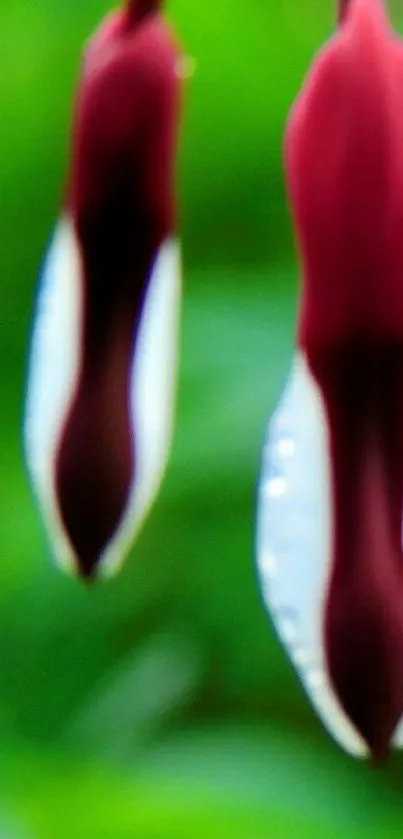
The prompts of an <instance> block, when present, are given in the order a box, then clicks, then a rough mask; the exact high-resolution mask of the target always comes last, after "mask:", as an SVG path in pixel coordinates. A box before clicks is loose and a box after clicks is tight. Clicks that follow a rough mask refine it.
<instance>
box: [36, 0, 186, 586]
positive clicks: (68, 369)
mask: <svg viewBox="0 0 403 839" xmlns="http://www.w3.org/2000/svg"><path fill="white" fill-rule="evenodd" d="M160 6H161V0H131V2H129V3H128V5H127V7H126V8H125V9H123V10H122V11H119V12H116V13H114V14H112V15H111V16H110V17H108V18H107V19H106V21H105V22H104V23H103V25H102V26H101V28H100V30H99V31H98V32H97V33H96V35H95V37H94V38H93V40H92V41H91V42H90V44H89V46H88V49H87V50H86V53H85V57H84V64H83V72H82V79H81V81H80V85H79V90H78V96H77V105H76V114H75V120H74V128H73V141H72V151H71V164H70V172H69V178H68V188H67V194H66V201H65V205H64V207H63V212H62V214H61V219H60V221H59V223H58V225H57V228H56V232H55V235H54V239H53V243H52V244H51V247H50V249H49V253H48V255H47V259H46V263H45V267H44V272H43V277H42V282H41V287H40V293H39V299H38V305H37V313H36V320H35V325H34V333H33V341H32V348H31V359H30V371H29V381H28V399H27V409H26V428H25V437H26V453H27V460H28V465H29V470H30V473H31V476H32V480H33V484H34V488H35V491H36V494H37V497H38V500H39V503H40V506H41V509H42V513H43V516H44V520H45V524H46V527H47V530H48V534H49V537H50V541H51V547H52V552H53V554H54V556H55V558H56V560H57V561H58V562H59V563H60V564H61V565H62V566H64V567H66V568H67V569H72V570H76V571H78V572H79V573H80V574H81V575H82V576H84V577H88V578H89V577H94V576H96V575H98V574H101V575H108V574H110V573H112V572H114V571H115V570H116V569H117V568H118V567H119V566H120V564H121V562H122V560H123V558H124V556H125V554H126V552H127V551H128V549H129V547H130V546H131V544H132V542H133V539H134V538H135V536H136V535H137V532H138V530H139V527H140V525H141V523H142V521H143V519H144V517H145V516H146V514H147V511H148V510H149V508H150V505H151V504H152V501H153V499H154V497H155V495H156V493H157V491H158V488H159V485H160V482H161V479H162V476H163V472H164V468H165V464H166V460H167V456H168V451H169V446H170V441H171V433H172V425H173V416H174V403H175V381H176V356H177V341H178V318H179V304H180V259H179V245H178V242H177V239H176V205H175V183H174V181H175V158H176V146H177V133H178V126H179V121H180V87H181V81H180V75H181V72H180V69H181V67H180V61H181V57H180V52H179V48H178V45H177V43H176V40H175V38H174V36H173V35H172V33H171V31H170V29H169V28H168V26H167V24H166V23H165V21H164V18H163V15H162V12H161V10H160Z"/></svg>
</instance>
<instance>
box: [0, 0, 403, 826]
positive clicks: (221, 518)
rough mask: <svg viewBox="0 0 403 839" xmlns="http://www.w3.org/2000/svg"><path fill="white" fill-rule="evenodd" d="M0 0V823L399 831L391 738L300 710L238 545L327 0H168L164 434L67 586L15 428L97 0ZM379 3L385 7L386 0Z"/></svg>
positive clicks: (249, 546)
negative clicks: (172, 219) (154, 494)
mask: <svg viewBox="0 0 403 839" xmlns="http://www.w3.org/2000/svg"><path fill="white" fill-rule="evenodd" d="M1 3H2V5H1V8H0V32H1V36H0V55H1V72H0V106H1V109H0V118H1V126H0V231H1V240H0V277H1V283H0V303H1V306H0V320H1V325H0V349H1V414H0V431H1V453H0V464H1V468H0V505H1V512H0V550H1V564H0V835H1V836H2V837H3V836H4V837H6V839H65V837H66V839H71V837H74V839H126V837H127V839H129V837H139V839H188V837H200V839H215V837H217V839H218V837H220V839H221V837H223V836H228V837H231V839H264V838H265V839H283V837H284V839H297V837H298V838H299V837H305V836H306V837H312V839H316V837H318V839H327V837H329V839H333V837H334V839H337V837H343V838H345V837H346V836H347V837H353V839H354V837H366V839H375V837H385V839H389V837H391V839H393V837H395V836H396V837H401V836H402V832H403V794H402V793H403V764H402V762H401V760H399V757H398V756H395V757H394V758H393V759H392V761H391V763H390V764H389V765H388V767H386V768H384V769H382V770H374V769H372V768H371V767H370V766H368V765H367V764H366V763H360V762H357V761H354V760H353V759H352V758H349V757H348V756H346V755H344V754H343V753H341V752H340V751H339V749H338V747H337V746H336V745H334V743H333V742H332V741H331V740H330V739H329V738H328V736H327V735H326V734H325V733H324V731H323V729H322V727H321V725H320V723H319V722H318V720H317V719H316V717H315V715H314V713H313V712H312V711H311V709H310V706H309V704H308V701H307V699H306V698H305V696H304V694H303V692H302V689H301V687H300V685H299V682H298V679H297V677H296V675H295V674H294V672H293V671H292V669H291V666H290V664H289V662H288V660H287V659H286V657H285V655H284V654H283V651H282V650H281V648H280V646H279V643H278V641H277V639H276V637H275V634H274V631H273V629H272V627H271V625H270V622H269V621H268V619H267V616H266V614H265V611H264V608H263V606H262V603H261V600H260V595H259V589H258V583H257V578H256V572H255V565H254V549H253V543H254V516H255V498H256V482H257V476H258V471H259V463H260V453H261V447H262V441H263V439H264V435H265V427H266V424H267V420H268V417H269V415H270V411H271V410H272V408H273V405H274V404H275V401H276V399H277V398H278V395H279V393H280V391H281V387H282V383H283V380H284V376H285V374H286V371H287V368H288V365H289V362H290V358H291V354H292V348H293V332H294V320H295V307H296V300H297V278H298V267H297V262H296V257H295V252H294V246H293V234H292V229H291V224H290V219H289V214H288V210H287V202H286V197H285V188H284V178H283V171H282V150H281V148H282V135H283V131H284V125H285V121H286V118H287V113H288V111H289V108H290V106H291V103H292V101H293V98H294V97H295V95H296V93H297V91H298V88H299V86H300V84H301V81H302V79H303V77H304V75H305V73H306V71H307V68H308V65H309V62H310V59H311V57H312V55H313V53H314V52H315V51H316V50H317V49H318V47H319V46H320V45H321V44H322V43H323V41H324V40H325V38H326V37H327V36H328V35H329V34H330V32H331V30H332V27H333V17H334V9H333V4H332V2H331V0H276V2H275V1H274V0H238V2H236V0H219V2H213V1H212V0H172V2H171V3H170V5H169V15H170V17H171V19H172V21H173V22H174V25H175V28H176V29H177V31H178V32H179V33H180V36H181V40H182V43H183V44H184V46H185V48H186V50H187V51H188V53H189V54H190V55H192V56H194V57H195V58H196V59H197V62H198V66H197V72H196V74H195V76H194V78H193V79H192V80H191V82H190V83H189V84H188V86H187V92H186V109H185V120H184V125H183V132H182V150H181V158H180V188H181V206H182V221H181V228H182V237H183V248H184V265H185V294H184V310H183V329H182V361H181V375H180V393H179V406H178V422H177V428H176V436H175V445H174V449H173V453H172V458H171V461H170V465H169V470H168V474H167V476H166V480H165V482H164V486H163V490H162V492H161V495H160V497H159V499H158V502H157V504H156V505H155V507H154V509H153V512H152V514H151V516H150V518H149V519H148V521H147V524H146V526H145V528H144V530H143V532H142V534H141V537H140V539H139V541H138V543H137V545H136V546H135V549H134V550H133V551H132V554H131V556H130V558H129V561H128V563H127V564H126V567H125V569H124V571H123V572H122V574H121V575H120V576H119V577H118V578H117V579H116V580H114V581H112V582H109V583H108V584H102V585H99V586H98V587H96V588H92V589H87V588H85V586H83V585H82V584H80V583H79V582H78V581H72V580H69V579H67V578H65V577H63V576H62V575H61V574H60V573H59V572H58V571H57V570H56V569H55V568H54V567H53V565H52V564H51V562H50V561H49V557H48V555H47V549H46V546H45V542H44V535H43V531H42V526H41V522H40V520H39V516H38V513H37V510H36V508H35V505H34V503H33V500H32V497H31V493H30V489H29V486H28V483H27V478H26V474H25V470H24V463H23V458H22V452H21V432H20V429H21V421H22V413H23V400H24V382H25V370H26V361H27V342H28V336H29V330H30V321H31V313H32V306H33V301H34V295H35V287H36V280H37V277H38V273H39V270H40V265H41V261H42V257H43V254H44V251H45V249H46V244H47V241H48V238H49V235H50V232H51V230H52V227H53V224H54V222H55V219H56V217H57V214H58V210H59V206H60V196H61V194H62V187H63V180H64V174H65V170H66V160H67V149H68V144H69V124H70V118H71V104H72V94H73V91H74V87H75V84H76V79H77V72H78V66H79V61H80V56H81V52H82V48H83V44H84V42H85V40H86V39H87V37H88V35H89V34H90V33H91V32H92V31H93V29H94V28H95V26H96V25H97V24H98V22H99V20H100V19H101V18H102V16H103V14H104V13H105V12H106V11H107V10H108V8H109V6H108V3H107V2H105V0H86V2H83V0H41V2H40V3H38V2H37V0H24V2H23V3H19V4H17V3H7V4H6V3H5V0H1ZM393 12H394V16H395V20H396V21H397V22H398V20H399V4H398V3H396V4H395V5H394V7H393ZM401 18H402V19H403V16H402V15H401ZM2 831H3V832H2Z"/></svg>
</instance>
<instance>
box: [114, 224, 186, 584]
mask: <svg viewBox="0 0 403 839" xmlns="http://www.w3.org/2000/svg"><path fill="white" fill-rule="evenodd" d="M180 301H181V266H180V246H179V243H178V242H177V241H175V240H169V241H167V242H166V243H165V244H164V245H163V246H162V248H161V250H160V253H159V255H158V258H157V261H156V264H155V267H154V271H153V274H152V277H151V280H150V285H149V289H148V293H147V297H146V300H145V304H144V310H143V313H142V319H141V323H140V329H139V335H138V338H137V341H136V346H135V354H134V359H133V367H132V383H131V393H132V422H133V427H134V428H135V429H136V435H135V445H136V453H135V458H136V470H135V480H134V482H133V485H132V487H131V491H130V498H129V502H128V505H127V509H126V512H125V515H124V518H123V520H122V522H121V525H120V527H119V529H118V531H117V532H116V534H115V536H114V537H113V539H112V541H111V542H110V544H109V545H108V546H107V548H106V550H105V551H104V553H103V556H102V557H101V560H100V567H99V573H100V574H101V575H102V576H110V575H112V574H114V573H116V571H117V570H118V569H119V567H120V565H121V563H122V560H123V558H124V555H125V554H126V552H127V551H128V549H129V548H130V545H131V544H132V542H133V540H134V539H135V537H136V535H137V533H138V531H139V528H140V526H141V524H142V522H143V521H144V518H145V516H146V515H147V513H148V511H149V509H150V506H151V504H152V502H153V500H154V498H155V496H156V494H157V492H158V489H159V487H160V484H161V481H162V478H163V475H164V471H165V467H166V462H167V459H168V454H169V449H170V445H171V439H172V432H173V424H174V415H175V403H176V377H177V356H178V341H179V319H180Z"/></svg>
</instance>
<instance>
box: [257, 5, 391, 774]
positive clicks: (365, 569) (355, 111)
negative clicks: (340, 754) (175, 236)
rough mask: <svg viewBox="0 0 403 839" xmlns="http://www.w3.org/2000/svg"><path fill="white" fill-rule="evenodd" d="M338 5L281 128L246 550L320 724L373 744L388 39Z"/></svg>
mask: <svg viewBox="0 0 403 839" xmlns="http://www.w3.org/2000/svg"><path fill="white" fill-rule="evenodd" d="M343 12H344V14H343V15H342V23H341V27H340V30H339V32H338V34H337V36H336V37H335V38H334V39H333V40H332V42H331V43H330V44H329V45H328V46H327V47H326V48H325V50H324V51H323V52H322V54H321V55H320V56H319V58H318V59H317V60H316V61H315V63H314V66H313V68H312V71H311V73H310V76H309V78H308V80H307V82H306V84H305V87H304V90H303V92H302V94H301V96H300V98H299V100H298V102H297V103H296V106H295V108H294V111H293V114H292V117H291V121H290V125H289V129H288V134H287V144H286V163H287V173H288V181H289V187H290V193H291V201H292V205H293V208H294V213H295V219H296V226H297V231H298V239H299V244H300V249H301V256H302V262H303V283H302V300H301V307H300V323H299V333H298V337H299V346H298V351H297V356H296V360H295V364H294V368H293V372H292V375H291V378H290V381H289V383H288V386H287V389H286V393H285V396H284V397H283V400H282V402H281V405H280V407H279V409H278V410H277V412H276V414H275V417H274V419H273V422H272V425H271V428H270V434H269V441H268V446H267V452H266V460H265V464H264V469H263V476H262V485H261V494H260V512H259V539H258V545H259V565H260V572H261V575H262V582H263V589H264V594H265V596H266V599H267V602H268V605H269V607H270V610H271V613H272V615H273V619H274V622H275V624H276V626H277V628H278V630H279V634H280V636H281V637H282V639H283V641H284V643H285V645H286V646H287V648H288V650H289V652H290V654H291V657H292V659H293V661H294V663H295V665H296V667H297V669H298V671H299V673H300V675H301V678H302V681H303V682H304V684H305V686H306V688H307V690H308V693H309V694H310V696H311V698H312V701H313V703H314V705H315V706H316V708H317V710H318V712H319V714H320V715H321V717H322V718H323V720H324V722H325V724H326V725H327V726H328V727H329V729H330V730H331V732H332V733H333V734H334V735H335V737H337V739H338V740H339V741H340V742H341V743H342V744H343V745H344V746H345V747H346V748H347V749H349V750H350V751H352V752H354V753H355V754H364V753H367V752H368V750H369V751H370V752H371V753H372V754H373V756H374V757H375V758H376V759H382V758H384V757H385V756H386V755H387V754H388V751H389V748H390V745H391V743H392V742H396V743H399V741H400V740H401V735H400V734H399V733H398V724H399V722H400V720H401V718H402V715H403V669H402V667H401V660H402V658H403V556H402V509H403V118H402V104H403V46H402V44H401V43H400V41H398V39H397V37H396V35H395V34H394V33H393V32H392V31H391V29H390V25H389V22H388V19H387V15H386V10H385V7H384V4H383V2H382V1H381V0H350V2H349V3H348V4H344V5H343Z"/></svg>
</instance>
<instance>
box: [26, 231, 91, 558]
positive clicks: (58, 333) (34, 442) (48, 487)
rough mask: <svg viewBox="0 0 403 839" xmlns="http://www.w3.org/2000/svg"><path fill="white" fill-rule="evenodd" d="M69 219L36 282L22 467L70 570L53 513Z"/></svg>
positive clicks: (71, 255)
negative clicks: (27, 470)
mask: <svg viewBox="0 0 403 839" xmlns="http://www.w3.org/2000/svg"><path fill="white" fill-rule="evenodd" d="M80 273H81V264H80V256H79V250H78V246H77V242H76V239H75V233H74V229H73V225H72V223H71V221H70V220H69V219H68V218H63V219H61V221H60V222H59V224H58V226H57V227H56V230H55V234H54V237H53V241H52V243H51V246H50V248H49V252H48V255H47V258H46V261H45V265H44V270H43V275H42V281H41V284H40V287H39V293H38V300H37V306H36V314H35V321H34V328H33V335H32V342H31V353H30V361H29V371H28V390H27V402H26V416H25V428H24V434H25V449H26V458H27V463H28V468H29V471H30V474H31V479H32V482H33V485H34V489H35V492H36V494H37V497H38V501H39V504H40V506H41V510H42V514H43V517H44V521H45V525H46V527H47V530H48V533H49V537H50V540H51V543H52V551H53V553H54V556H55V559H56V561H57V562H58V563H59V564H60V565H61V566H62V567H63V568H64V569H65V570H67V571H75V569H76V562H75V557H74V552H73V550H72V548H71V546H70V544H69V541H68V538H67V536H66V534H65V531H64V529H63V526H62V523H61V521H60V518H59V513H58V505H57V502H56V496H55V489H54V466H55V455H56V450H57V446H58V442H59V438H60V432H61V429H62V426H63V424H64V421H65V418H66V415H67V412H68V409H69V406H70V404H71V399H72V396H73V393H74V388H75V385H76V381H77V375H78V367H79V352H80V334H81V312H82V287H81V278H80Z"/></svg>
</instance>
